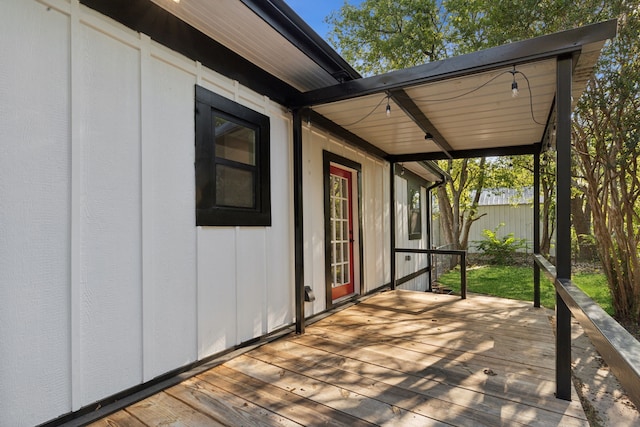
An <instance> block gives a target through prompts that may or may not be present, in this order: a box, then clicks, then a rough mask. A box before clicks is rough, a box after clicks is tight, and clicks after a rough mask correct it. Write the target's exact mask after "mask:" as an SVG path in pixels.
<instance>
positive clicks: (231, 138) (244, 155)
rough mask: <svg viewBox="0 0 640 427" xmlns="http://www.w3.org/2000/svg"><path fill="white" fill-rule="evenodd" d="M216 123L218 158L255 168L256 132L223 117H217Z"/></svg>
mask: <svg viewBox="0 0 640 427" xmlns="http://www.w3.org/2000/svg"><path fill="white" fill-rule="evenodd" d="M215 123H216V133H215V135H216V136H215V138H216V157H222V158H224V159H227V160H233V161H234V162H239V163H244V164H246V165H252V166H255V164H256V132H255V130H253V129H250V128H248V127H245V126H242V125H239V124H237V123H234V122H231V121H229V120H226V119H223V118H221V117H216V118H215Z"/></svg>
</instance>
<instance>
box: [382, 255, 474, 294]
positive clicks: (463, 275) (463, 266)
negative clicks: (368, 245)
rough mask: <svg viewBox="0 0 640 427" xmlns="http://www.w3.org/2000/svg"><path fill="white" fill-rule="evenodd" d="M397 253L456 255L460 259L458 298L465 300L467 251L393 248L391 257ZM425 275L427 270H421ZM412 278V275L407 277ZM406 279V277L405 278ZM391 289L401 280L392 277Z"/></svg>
mask: <svg viewBox="0 0 640 427" xmlns="http://www.w3.org/2000/svg"><path fill="white" fill-rule="evenodd" d="M398 253H406V254H428V255H457V256H459V257H460V297H461V298H462V299H466V298H467V251H463V250H459V249H411V248H395V249H394V250H393V256H394V257H395V256H396V254H398ZM421 271H424V272H425V273H426V272H428V271H429V270H428V269H423V270H421ZM409 276H412V275H409ZM407 277H408V276H407ZM391 279H392V287H393V288H395V283H396V281H399V280H402V279H403V278H400V279H397V280H396V279H395V277H392V278H391Z"/></svg>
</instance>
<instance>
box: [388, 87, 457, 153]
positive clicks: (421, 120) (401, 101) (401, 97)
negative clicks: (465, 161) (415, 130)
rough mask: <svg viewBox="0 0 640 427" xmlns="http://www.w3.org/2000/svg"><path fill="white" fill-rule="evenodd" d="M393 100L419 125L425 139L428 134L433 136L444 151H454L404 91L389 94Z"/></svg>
mask: <svg viewBox="0 0 640 427" xmlns="http://www.w3.org/2000/svg"><path fill="white" fill-rule="evenodd" d="M389 94H390V96H391V98H392V99H393V100H394V102H395V103H396V104H398V106H399V107H400V108H401V109H402V111H404V113H405V114H406V115H407V116H409V118H411V120H412V121H413V122H414V123H415V124H417V125H418V126H419V127H420V129H422V131H423V132H424V133H425V139H426V138H427V134H428V133H429V134H431V136H432V139H433V142H434V143H435V144H436V145H437V146H438V147H440V148H441V149H442V151H445V152H447V153H448V152H449V151H453V148H452V147H451V145H450V144H449V142H447V140H446V138H445V137H444V136H442V134H441V133H440V131H438V129H437V128H436V127H435V126H434V125H433V123H431V120H429V119H428V118H427V116H426V115H425V114H424V113H423V112H422V110H421V109H420V107H418V106H417V105H416V103H415V102H414V101H413V99H411V97H410V96H409V95H408V94H407V92H405V91H404V89H396V90H392V91H390V92H389Z"/></svg>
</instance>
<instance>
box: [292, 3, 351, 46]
mask: <svg viewBox="0 0 640 427" xmlns="http://www.w3.org/2000/svg"><path fill="white" fill-rule="evenodd" d="M285 2H286V3H287V4H288V5H289V6H290V7H291V8H292V9H293V10H295V12H296V13H297V14H298V15H300V17H301V18H302V19H304V20H305V22H306V23H307V24H309V25H310V26H311V28H313V29H314V30H315V31H316V33H318V34H319V35H320V36H321V37H322V38H324V39H325V40H326V39H327V34H328V33H329V26H328V25H327V24H325V23H324V22H323V21H324V18H325V17H327V16H329V15H330V14H331V12H332V11H334V10H338V9H340V7H341V6H342V5H343V4H344V3H345V0H285ZM348 3H351V4H357V3H360V1H359V0H349V1H348Z"/></svg>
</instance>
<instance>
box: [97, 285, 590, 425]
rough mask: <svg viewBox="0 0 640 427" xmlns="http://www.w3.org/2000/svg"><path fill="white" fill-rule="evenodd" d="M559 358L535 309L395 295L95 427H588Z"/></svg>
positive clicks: (544, 316) (475, 299) (477, 299)
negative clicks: (569, 395)
mask: <svg viewBox="0 0 640 427" xmlns="http://www.w3.org/2000/svg"><path fill="white" fill-rule="evenodd" d="M554 353H555V348H554V335H553V331H552V327H551V324H550V321H549V312H548V311H547V310H545V309H536V308H533V307H532V306H531V304H530V303H525V302H519V301H512V300H504V299H499V298H491V297H483V296H476V295H474V296H471V297H470V298H469V299H467V300H461V299H459V297H456V296H449V295H437V294H432V293H418V292H410V291H391V292H386V293H382V294H378V295H375V296H373V297H371V298H369V299H367V300H366V301H364V302H362V303H360V304H357V305H354V306H351V307H349V308H347V309H345V310H343V311H340V312H338V313H336V314H333V315H331V316H329V317H326V318H324V319H322V320H320V321H318V322H317V323H315V324H313V325H311V326H309V327H308V328H307V333H306V334H305V335H294V334H291V335H288V336H285V337H284V338H282V339H279V340H276V341H273V342H271V343H268V344H265V345H263V346H261V347H258V348H256V349H253V350H251V351H250V352H247V353H245V354H243V355H241V356H239V357H235V358H232V359H231V360H228V361H226V362H225V363H223V364H221V365H218V366H215V367H214V368H212V369H210V370H208V371H205V372H203V373H201V374H199V375H197V376H195V377H192V378H190V379H188V380H186V381H184V382H182V383H181V384H179V385H176V386H174V387H171V388H169V389H167V390H165V391H163V392H160V393H158V394H156V395H153V396H151V397H149V398H148V399H145V400H142V401H140V402H138V403H135V404H133V405H131V406H129V407H127V408H126V409H124V410H121V411H119V412H116V413H114V414H112V415H109V416H107V417H106V418H103V419H101V420H99V421H97V422H95V423H94V424H91V425H92V426H111V427H113V426H125V425H126V426H154V425H161V424H165V423H166V424H172V423H173V424H175V425H211V426H218V425H224V426H236V425H245V426H253V425H280V426H297V425H304V426H307V425H320V424H330V425H344V426H359V425H361V426H370V425H402V426H411V425H416V426H417V425H419V426H428V425H434V426H435V425H455V426H467V425H473V426H496V425H513V426H517V425H528V426H535V425H539V426H549V425H563V426H587V425H588V423H587V420H586V416H585V414H584V411H583V410H582V407H581V406H580V403H579V401H578V399H577V398H576V397H575V392H574V398H573V399H572V401H571V402H567V401H564V400H560V399H556V398H555V396H554V391H555V373H554ZM173 424H172V425H173Z"/></svg>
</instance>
